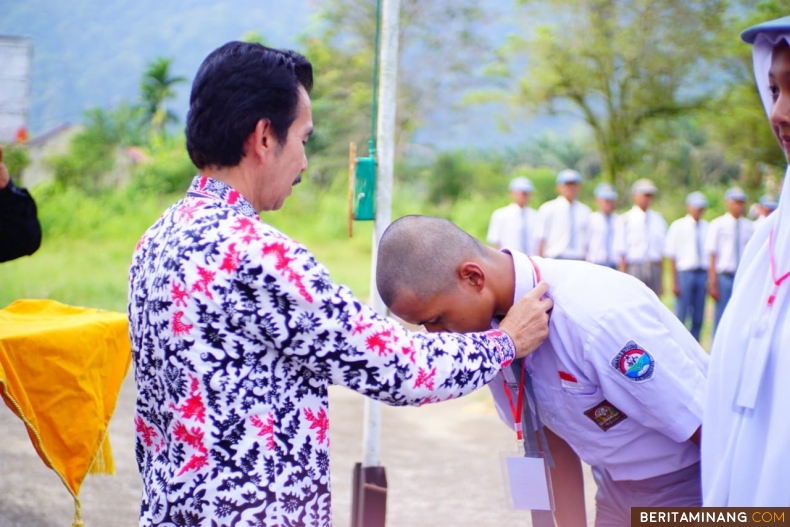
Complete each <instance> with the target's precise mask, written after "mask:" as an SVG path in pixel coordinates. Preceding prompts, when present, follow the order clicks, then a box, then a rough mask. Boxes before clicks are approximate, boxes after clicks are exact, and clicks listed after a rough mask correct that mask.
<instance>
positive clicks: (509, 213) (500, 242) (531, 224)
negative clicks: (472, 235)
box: [486, 203, 541, 255]
mask: <svg viewBox="0 0 790 527" xmlns="http://www.w3.org/2000/svg"><path fill="white" fill-rule="evenodd" d="M524 222H525V223H526V226H525V227H526V231H525V230H523V229H522V223H524ZM540 230H541V229H540V217H539V215H538V211H536V210H535V209H532V208H530V207H524V208H522V207H519V206H518V205H516V204H515V203H511V204H510V205H508V206H506V207H502V208H501V209H497V210H495V211H494V213H493V214H491V222H490V223H489V225H488V236H487V237H486V239H487V240H488V243H490V244H493V245H496V246H497V247H498V248H499V249H503V248H508V249H513V250H515V251H519V252H523V253H525V254H529V255H533V254H538V244H539V243H540V238H539V236H540ZM525 245H526V246H525Z"/></svg>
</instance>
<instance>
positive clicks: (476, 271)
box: [458, 262, 486, 291]
mask: <svg viewBox="0 0 790 527" xmlns="http://www.w3.org/2000/svg"><path fill="white" fill-rule="evenodd" d="M458 280H459V281H460V283H461V285H462V286H463V285H468V286H471V287H473V288H474V289H475V290H477V291H482V290H483V288H484V287H485V285H486V274H485V272H484V271H483V268H482V267H480V264H478V263H476V262H464V263H462V264H461V265H460V266H459V267H458Z"/></svg>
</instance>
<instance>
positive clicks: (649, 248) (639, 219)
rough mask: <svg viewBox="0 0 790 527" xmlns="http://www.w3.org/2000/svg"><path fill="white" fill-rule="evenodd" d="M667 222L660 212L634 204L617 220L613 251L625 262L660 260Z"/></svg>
mask: <svg viewBox="0 0 790 527" xmlns="http://www.w3.org/2000/svg"><path fill="white" fill-rule="evenodd" d="M666 235H667V222H666V220H665V219H664V216H662V215H661V213H660V212H656V211H654V210H652V209H647V211H644V210H642V209H640V208H639V207H637V206H636V205H634V206H633V207H632V208H631V209H630V210H629V211H628V212H625V213H623V214H622V215H620V217H619V218H618V220H617V224H616V225H615V230H614V251H615V254H617V258H618V260H619V259H620V257H621V256H623V255H625V261H626V263H643V262H660V261H661V259H662V258H663V256H664V239H665V238H666Z"/></svg>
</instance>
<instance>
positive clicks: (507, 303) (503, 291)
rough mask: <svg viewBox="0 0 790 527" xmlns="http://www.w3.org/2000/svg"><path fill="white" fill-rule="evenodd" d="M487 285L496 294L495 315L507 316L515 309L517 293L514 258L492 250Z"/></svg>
mask: <svg viewBox="0 0 790 527" xmlns="http://www.w3.org/2000/svg"><path fill="white" fill-rule="evenodd" d="M490 251H491V252H490V254H489V256H490V257H489V262H490V264H491V268H490V269H489V273H488V277H487V283H488V284H489V285H490V286H491V291H492V292H493V293H494V313H495V314H496V315H497V316H505V315H506V314H507V312H508V311H509V310H510V308H511V307H513V297H514V296H515V293H516V269H515V266H514V265H513V257H512V256H511V255H510V254H508V253H505V252H502V251H497V250H494V249H491V250H490Z"/></svg>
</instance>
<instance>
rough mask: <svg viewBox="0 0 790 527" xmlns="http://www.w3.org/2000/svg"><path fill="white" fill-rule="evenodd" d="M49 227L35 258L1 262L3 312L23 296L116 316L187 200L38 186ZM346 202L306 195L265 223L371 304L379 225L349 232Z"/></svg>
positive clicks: (43, 216)
mask: <svg viewBox="0 0 790 527" xmlns="http://www.w3.org/2000/svg"><path fill="white" fill-rule="evenodd" d="M34 194H35V196H36V201H37V203H38V207H39V218H40V221H41V223H42V227H43V229H44V240H43V243H42V247H41V249H39V251H37V252H36V253H35V254H34V255H32V256H29V257H24V258H20V259H18V260H14V261H11V262H6V263H3V264H0V271H1V272H2V276H3V278H2V280H0V307H5V306H7V305H8V304H10V303H11V302H13V301H14V300H17V299H21V298H48V299H53V300H58V301H60V302H63V303H66V304H71V305H80V306H91V307H98V308H102V309H110V310H114V311H125V310H126V288H127V276H128V270H129V262H130V260H131V256H132V252H133V251H134V247H135V244H136V243H137V240H138V239H139V238H140V235H142V233H143V232H144V231H145V229H146V228H148V226H149V225H151V224H152V223H153V222H154V221H156V218H157V217H158V216H159V215H160V214H161V213H162V212H163V211H164V210H165V209H166V208H167V207H168V206H169V205H170V204H171V203H173V202H175V201H176V200H178V199H179V198H180V195H172V196H151V195H130V194H129V193H128V192H127V191H116V192H112V193H106V194H102V195H97V196H85V195H83V194H80V193H78V192H76V191H73V190H68V191H57V190H56V189H54V188H52V187H43V188H40V189H39V188H37V189H36V191H35V193H34ZM343 213H344V209H343V207H342V200H340V199H337V197H336V196H333V195H331V194H330V195H329V197H328V198H327V197H323V198H320V199H318V198H310V197H309V196H302V197H300V199H295V200H293V201H292V203H289V204H288V205H287V206H286V207H285V208H284V210H282V211H279V212H274V213H266V214H264V215H263V219H264V221H267V222H270V223H272V224H273V225H274V226H276V227H277V228H279V229H280V230H282V231H283V232H285V233H286V234H288V235H290V236H292V237H294V238H295V239H297V240H299V241H300V242H302V243H304V244H305V245H306V246H307V248H308V249H310V250H311V251H312V252H313V254H314V255H315V257H316V258H317V259H318V261H319V262H321V263H322V264H324V265H325V266H326V267H327V268H328V269H329V272H330V274H331V275H332V278H333V279H334V280H335V281H336V282H338V283H341V284H344V285H347V286H349V287H351V289H352V290H353V291H354V293H355V294H356V295H357V296H358V297H359V298H360V299H361V300H363V301H366V300H367V298H368V295H369V291H370V260H371V254H370V252H371V244H372V223H371V222H367V223H357V224H356V225H355V235H354V237H353V238H350V239H349V238H348V237H347V236H346V233H345V225H346V223H345V221H346V220H345V217H344V216H343Z"/></svg>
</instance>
